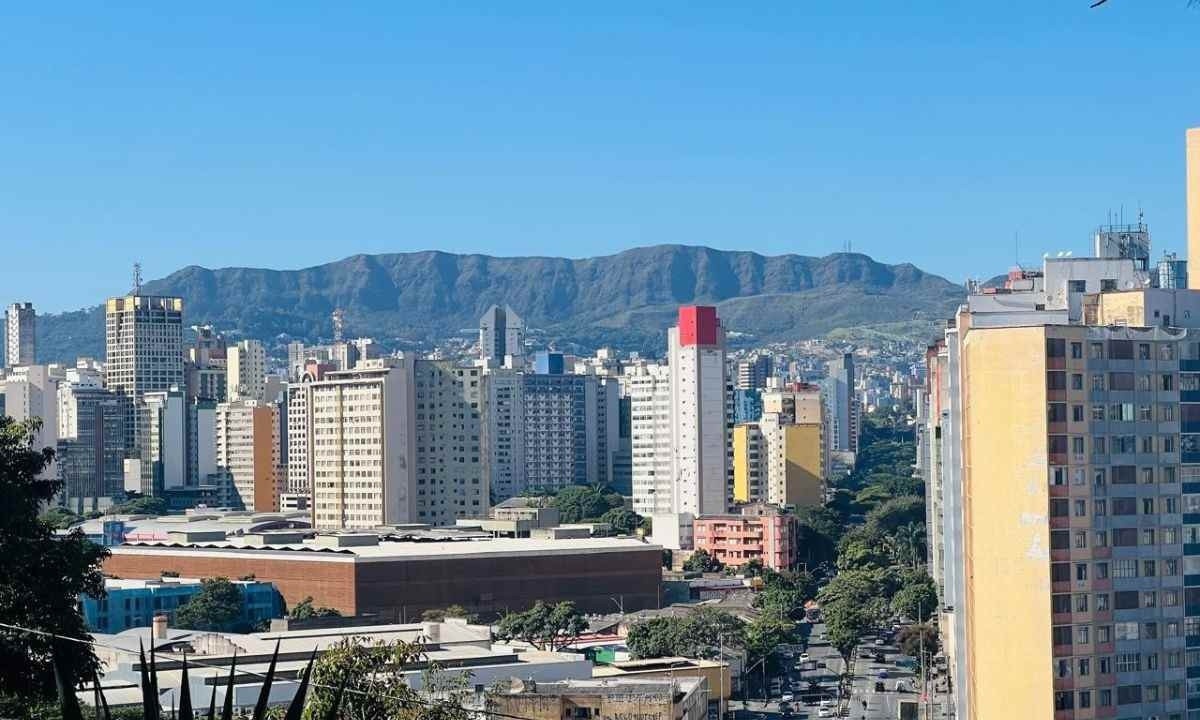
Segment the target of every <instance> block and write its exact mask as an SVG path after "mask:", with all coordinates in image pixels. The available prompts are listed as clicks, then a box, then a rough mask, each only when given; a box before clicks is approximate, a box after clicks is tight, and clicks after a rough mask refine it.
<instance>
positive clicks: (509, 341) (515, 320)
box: [479, 305, 525, 367]
mask: <svg viewBox="0 0 1200 720" xmlns="http://www.w3.org/2000/svg"><path fill="white" fill-rule="evenodd" d="M524 354H525V322H524V321H523V320H521V316H520V315H517V313H516V312H515V311H514V310H513V309H512V308H511V307H509V306H507V305H505V306H504V307H500V306H499V305H493V306H491V307H490V308H488V309H487V312H485V313H484V314H483V317H481V318H480V319H479V356H480V358H481V359H482V360H483V361H484V363H485V364H494V365H496V366H503V365H505V358H506V357H511V358H513V362H512V366H513V367H520V365H521V358H522V356H523V355H524Z"/></svg>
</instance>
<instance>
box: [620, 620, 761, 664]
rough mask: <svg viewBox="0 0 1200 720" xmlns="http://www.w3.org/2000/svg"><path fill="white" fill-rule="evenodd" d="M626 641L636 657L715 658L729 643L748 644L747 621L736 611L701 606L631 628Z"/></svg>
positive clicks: (731, 644)
mask: <svg viewBox="0 0 1200 720" xmlns="http://www.w3.org/2000/svg"><path fill="white" fill-rule="evenodd" d="M625 645H626V647H628V648H629V652H630V653H631V654H632V655H633V656H634V657H636V658H656V657H674V656H676V655H678V656H681V657H699V658H713V657H716V656H717V655H718V654H719V649H720V647H721V646H722V645H724V646H725V647H738V648H742V647H745V646H746V625H745V623H743V622H742V621H741V620H739V619H738V618H737V617H735V616H734V615H731V614H730V613H727V612H724V611H722V610H717V609H715V608H701V609H699V610H696V611H695V612H692V613H690V614H688V615H685V616H683V617H657V618H650V619H648V620H643V621H641V622H639V623H636V624H635V625H633V627H631V628H629V635H628V637H626V638H625Z"/></svg>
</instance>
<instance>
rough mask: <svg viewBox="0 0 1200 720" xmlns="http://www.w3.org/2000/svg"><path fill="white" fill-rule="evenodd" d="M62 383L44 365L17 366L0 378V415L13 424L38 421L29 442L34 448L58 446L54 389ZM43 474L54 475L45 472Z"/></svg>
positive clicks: (56, 393) (55, 392)
mask: <svg viewBox="0 0 1200 720" xmlns="http://www.w3.org/2000/svg"><path fill="white" fill-rule="evenodd" d="M62 379H63V376H62V375H59V374H57V373H55V372H53V371H52V368H51V367H49V366H46V365H19V366H17V367H15V368H10V369H9V371H8V372H7V374H5V375H4V376H3V377H2V378H0V414H3V415H7V416H8V417H10V418H12V419H14V420H31V419H33V418H41V420H42V425H41V428H40V429H39V430H38V431H37V433H36V434H35V435H34V438H33V444H34V447H36V448H39V449H40V448H43V447H48V448H53V447H55V445H56V444H57V443H58V385H59V382H60V380H62ZM45 472H46V473H48V474H49V473H53V472H56V471H55V470H54V469H53V468H47V469H46V471H45Z"/></svg>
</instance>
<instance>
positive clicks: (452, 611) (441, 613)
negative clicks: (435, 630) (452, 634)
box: [421, 605, 479, 623]
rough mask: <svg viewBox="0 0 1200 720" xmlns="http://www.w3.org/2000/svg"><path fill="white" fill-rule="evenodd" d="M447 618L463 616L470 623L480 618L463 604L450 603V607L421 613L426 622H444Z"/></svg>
mask: <svg viewBox="0 0 1200 720" xmlns="http://www.w3.org/2000/svg"><path fill="white" fill-rule="evenodd" d="M446 618H462V619H463V620H466V621H467V622H469V623H474V622H476V621H477V620H478V619H479V616H478V615H476V614H475V613H473V612H471V611H470V610H467V609H466V608H465V607H463V606H462V605H450V606H449V607H445V608H438V609H435V610H426V611H425V612H423V613H421V620H423V621H424V622H442V621H444V620H445V619H446Z"/></svg>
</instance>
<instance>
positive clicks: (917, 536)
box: [888, 522, 925, 568]
mask: <svg viewBox="0 0 1200 720" xmlns="http://www.w3.org/2000/svg"><path fill="white" fill-rule="evenodd" d="M888 546H889V547H890V548H891V551H892V556H893V558H894V559H895V561H896V563H897V564H898V565H907V566H909V567H913V568H915V567H917V566H918V565H920V564H921V560H922V559H923V558H924V553H925V523H916V522H910V523H909V524H907V525H901V526H900V527H898V528H896V530H895V531H894V532H893V533H892V536H891V537H890V538H888Z"/></svg>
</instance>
